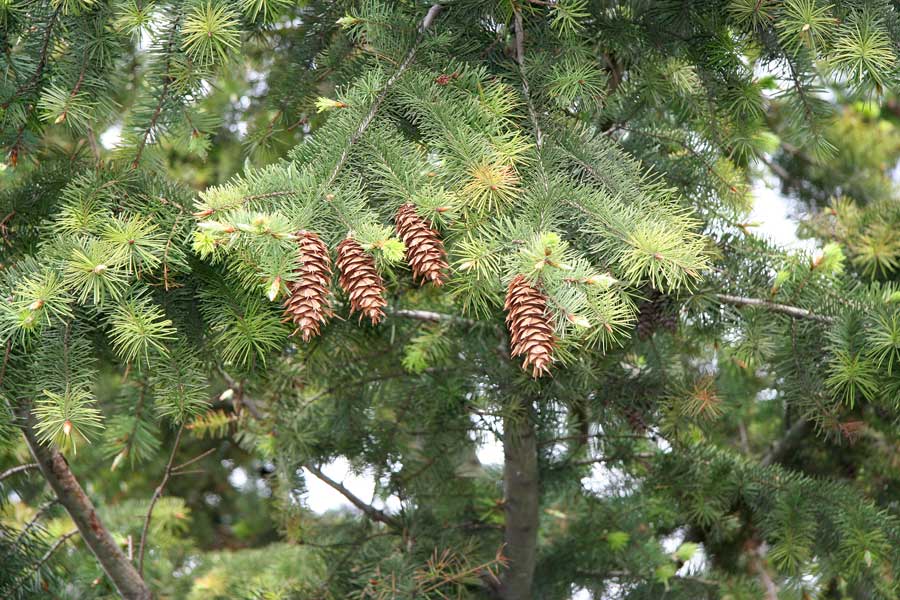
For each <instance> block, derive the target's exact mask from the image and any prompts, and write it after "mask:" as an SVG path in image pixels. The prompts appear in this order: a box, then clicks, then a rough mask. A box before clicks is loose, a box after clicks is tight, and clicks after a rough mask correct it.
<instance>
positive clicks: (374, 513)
mask: <svg viewBox="0 0 900 600" xmlns="http://www.w3.org/2000/svg"><path fill="white" fill-rule="evenodd" d="M305 467H306V469H307V470H308V471H309V472H310V473H312V474H313V475H315V476H316V477H318V478H319V479H321V480H322V482H324V483H325V484H327V485H328V486H329V487H331V488H332V489H334V490H336V491H337V492H338V493H339V494H340V495H341V496H343V497H344V498H346V499H347V500H349V501H350V503H351V504H352V505H353V506H355V507H356V508H358V509H359V510H361V511H362V512H363V514H364V515H366V516H367V517H368V518H370V519H372V520H373V521H378V522H379V523H384V524H385V525H387V526H389V527H393V528H395V529H401V528H402V527H401V525H400V522H399V521H398V520H397V519H395V518H394V517H392V516H391V515H389V514H387V513H386V512H384V511H383V510H379V509H377V508H375V507H374V506H372V505H371V504H366V503H365V502H363V501H362V500H360V499H359V498H357V497H356V496H355V495H354V494H353V492H351V491H350V490H348V489H347V488H345V487H344V486H343V485H341V484H340V483H338V482H337V481H335V480H334V479H331V478H330V477H328V475H326V474H325V473H323V472H322V470H321V469H319V468H318V467H316V466H314V465H311V464H307V465H305Z"/></svg>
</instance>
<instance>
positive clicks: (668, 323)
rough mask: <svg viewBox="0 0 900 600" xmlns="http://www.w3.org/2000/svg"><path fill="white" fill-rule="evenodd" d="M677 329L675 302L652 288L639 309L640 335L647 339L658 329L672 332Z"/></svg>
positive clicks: (638, 326)
mask: <svg viewBox="0 0 900 600" xmlns="http://www.w3.org/2000/svg"><path fill="white" fill-rule="evenodd" d="M676 329H678V310H677V306H676V305H675V302H673V301H672V299H671V298H670V297H669V296H666V295H664V294H662V293H660V292H658V291H656V290H652V291H651V292H650V293H649V294H648V297H647V300H646V301H645V302H644V303H643V304H641V305H640V307H639V309H638V317H637V334H638V337H639V338H640V339H642V340H646V339H648V338H650V337H651V336H653V333H654V332H656V331H658V330H665V331H668V332H669V333H672V332H674V331H675V330H676Z"/></svg>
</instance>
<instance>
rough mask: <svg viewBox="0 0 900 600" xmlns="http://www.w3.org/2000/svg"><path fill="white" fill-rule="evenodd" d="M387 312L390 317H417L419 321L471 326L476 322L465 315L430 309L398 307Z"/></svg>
mask: <svg viewBox="0 0 900 600" xmlns="http://www.w3.org/2000/svg"><path fill="white" fill-rule="evenodd" d="M388 314H389V315H390V316H392V317H400V318H404V319H417V320H419V321H430V322H432V323H455V324H458V325H468V326H470V327H471V326H473V325H476V324H477V323H478V322H477V321H475V320H473V319H467V318H465V317H458V316H456V315H448V314H444V313H439V312H432V311H430V310H410V309H405V308H403V309H398V310H390V311H388Z"/></svg>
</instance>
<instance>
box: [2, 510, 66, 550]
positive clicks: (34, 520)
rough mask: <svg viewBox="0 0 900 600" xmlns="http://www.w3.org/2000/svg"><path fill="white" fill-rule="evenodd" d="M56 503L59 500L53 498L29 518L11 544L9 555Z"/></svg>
mask: <svg viewBox="0 0 900 600" xmlns="http://www.w3.org/2000/svg"><path fill="white" fill-rule="evenodd" d="M57 502H59V500H58V499H56V498H54V499H53V500H51V501H50V502H47V503H45V504H44V505H43V506H41V507H40V508H39V509H38V511H37V512H36V513H34V516H33V517H32V518H31V520H30V521H28V523H26V524H25V527H23V528H22V532H21V533H20V534H19V535H18V537H17V538H16V541H15V542H13V545H12V548H11V549H10V553H13V552H15V550H16V548H18V547H19V544H21V543H22V541H23V540H24V539H25V536H26V535H28V532H29V531H31V529H32V528H33V527H34V526H35V525H37V522H38V521H40V520H41V517H43V516H44V515H45V514H47V511H49V510H50V509H51V508H53V507H54V506H56V503H57Z"/></svg>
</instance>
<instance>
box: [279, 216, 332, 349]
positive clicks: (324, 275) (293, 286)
mask: <svg viewBox="0 0 900 600" xmlns="http://www.w3.org/2000/svg"><path fill="white" fill-rule="evenodd" d="M297 237H298V240H297V251H298V253H299V254H300V263H301V266H300V268H299V269H297V274H298V277H297V280H296V281H291V282H289V283H288V285H287V287H288V291H289V292H290V296H288V298H287V300H285V301H284V321H282V322H284V323H287V322H288V321H293V323H294V325H295V326H296V329H295V330H294V332H293V334H292V335H296V334H297V333H299V334H300V335H301V336H302V337H303V341H304V342H308V341H309V339H310V338H311V337H314V336H317V335H319V328H320V327H321V326H322V325H323V324H325V323H326V322H327V321H328V318H329V317H331V316H333V315H334V313H333V312H332V311H331V290H330V289H329V286H330V284H331V256H329V254H328V247H327V246H326V245H325V243H324V242H323V241H322V240H321V239H320V238H319V236H317V235H316V234H315V233H312V232H309V231H300V232H297Z"/></svg>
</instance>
